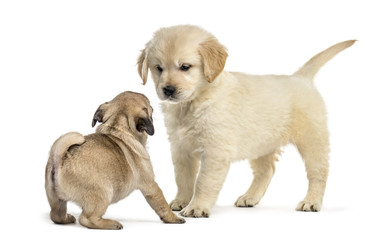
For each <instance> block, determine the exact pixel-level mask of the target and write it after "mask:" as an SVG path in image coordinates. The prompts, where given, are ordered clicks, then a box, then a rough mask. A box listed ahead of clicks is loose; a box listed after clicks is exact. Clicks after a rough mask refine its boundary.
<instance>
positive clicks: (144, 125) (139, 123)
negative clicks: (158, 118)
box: [136, 118, 155, 136]
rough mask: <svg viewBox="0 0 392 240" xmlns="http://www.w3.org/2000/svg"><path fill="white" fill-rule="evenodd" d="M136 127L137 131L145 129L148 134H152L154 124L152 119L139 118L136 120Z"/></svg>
mask: <svg viewBox="0 0 392 240" xmlns="http://www.w3.org/2000/svg"><path fill="white" fill-rule="evenodd" d="M136 129H137V130H138V131H139V132H142V131H146V133H147V134H148V135H150V136H152V135H154V132H155V131H154V125H153V124H152V119H148V118H139V119H137V120H136Z"/></svg>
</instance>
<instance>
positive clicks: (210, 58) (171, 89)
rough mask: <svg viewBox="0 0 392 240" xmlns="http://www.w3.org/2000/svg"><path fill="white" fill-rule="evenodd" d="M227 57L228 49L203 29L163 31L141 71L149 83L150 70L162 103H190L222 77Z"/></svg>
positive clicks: (143, 56) (148, 50) (144, 55)
mask: <svg viewBox="0 0 392 240" xmlns="http://www.w3.org/2000/svg"><path fill="white" fill-rule="evenodd" d="M227 56H228V54H227V51H226V49H225V47H224V46H222V45H221V44H220V43H219V42H218V40H217V39H216V38H215V37H214V36H213V35H212V34H210V33H208V32H207V31H205V30H203V29H201V28H199V27H196V26H191V25H180V26H173V27H169V28H161V29H159V30H158V31H157V32H155V34H154V36H153V38H152V39H151V41H149V42H148V43H147V44H146V47H145V49H144V50H143V51H142V53H141V54H140V56H139V59H138V71H139V75H140V77H141V78H142V79H143V84H145V83H146V81H147V76H148V69H150V72H151V75H152V79H153V80H154V83H155V88H156V91H157V94H158V97H159V98H160V99H161V100H167V101H169V102H172V103H179V102H186V101H191V100H193V99H195V98H196V97H197V96H198V94H199V93H200V92H201V91H203V89H205V88H207V87H208V85H209V84H210V83H212V82H213V81H214V80H215V79H216V78H217V77H218V76H219V74H220V73H221V72H222V71H223V68H224V66H225V63H226V58H227Z"/></svg>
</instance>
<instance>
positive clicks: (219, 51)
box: [199, 37, 228, 82]
mask: <svg viewBox="0 0 392 240" xmlns="http://www.w3.org/2000/svg"><path fill="white" fill-rule="evenodd" d="M199 53H200V55H201V57H202V61H203V68H204V75H205V77H206V79H207V81H208V82H213V81H214V80H215V79H216V78H217V77H218V75H219V74H220V73H221V72H222V71H223V68H224V67H225V63H226V58H227V56H228V54H227V51H226V48H225V47H224V46H223V45H222V44H220V43H219V42H218V40H217V39H216V38H214V37H211V38H209V39H207V40H206V41H204V42H203V43H201V44H200V49H199Z"/></svg>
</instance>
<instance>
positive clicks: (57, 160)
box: [46, 132, 86, 191]
mask: <svg viewBox="0 0 392 240" xmlns="http://www.w3.org/2000/svg"><path fill="white" fill-rule="evenodd" d="M85 141H86V140H85V139H84V137H83V135H82V134H80V133H78V132H69V133H66V134H64V135H62V136H61V137H59V138H58V139H57V140H56V142H55V143H54V144H53V146H52V148H51V149H50V154H49V161H48V165H47V166H46V185H47V187H49V186H50V188H52V190H53V191H54V190H55V188H56V185H57V184H58V180H57V175H58V171H59V166H60V165H61V161H62V159H63V157H64V155H65V154H66V152H67V151H68V149H69V148H70V147H71V146H73V145H81V144H83V143H84V142H85ZM48 185H49V186H48Z"/></svg>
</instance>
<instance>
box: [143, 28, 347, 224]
mask: <svg viewBox="0 0 392 240" xmlns="http://www.w3.org/2000/svg"><path fill="white" fill-rule="evenodd" d="M353 43H354V41H346V42H341V43H338V44H336V45H334V46H332V47H330V48H328V49H327V50H325V51H323V52H321V53H319V54H318V55H316V56H314V57H313V58H312V59H311V60H310V61H309V62H307V63H306V64H305V65H304V66H303V67H302V68H300V69H299V70H298V71H297V72H296V73H294V74H293V75H289V76H287V75H279V76H278V75H265V76H256V75H249V74H244V73H235V72H226V71H224V65H225V62H226V58H227V52H226V49H225V47H224V46H223V45H221V44H220V43H219V42H218V40H217V39H216V38H215V37H214V36H213V35H211V34H210V33H208V32H207V31H205V30H203V29H201V28H199V27H196V26H189V25H186V26H174V27H169V28H162V29H160V30H158V31H157V32H156V33H155V34H154V37H153V38H152V40H151V41H149V42H148V43H147V44H146V47H145V49H144V50H143V51H142V54H141V55H140V57H139V60H138V66H139V74H140V76H141V78H142V79H143V82H144V83H145V82H146V81H147V74H148V69H150V71H151V74H152V79H153V80H154V83H155V87H156V91H157V94H158V96H159V98H160V99H161V100H163V102H162V110H163V113H164V115H165V123H166V127H167V131H168V135H169V140H170V142H171V150H172V151H171V152H172V159H173V163H174V169H175V176H176V182H177V186H178V192H177V196H176V198H175V199H174V200H173V201H172V202H171V204H170V205H171V208H172V209H173V210H181V209H182V211H181V214H182V215H183V216H192V217H206V216H209V214H210V209H211V207H212V206H213V205H214V203H215V200H216V199H217V196H218V193H219V191H220V189H221V187H222V185H223V182H224V180H225V177H226V174H227V172H228V169H229V166H230V163H231V162H233V161H235V160H241V159H249V162H250V165H251V167H252V170H253V175H254V179H253V182H252V184H251V186H250V188H249V189H248V191H247V192H246V193H245V194H244V195H242V196H240V197H239V198H238V200H237V201H236V202H235V205H236V206H238V207H250V206H254V205H255V204H258V203H259V201H260V199H261V198H262V196H263V195H264V193H265V191H266V190H267V187H268V185H269V183H270V180H271V178H272V176H273V174H274V172H275V165H274V164H275V163H274V162H275V161H276V160H277V157H278V155H279V153H280V147H281V146H284V145H286V144H288V143H292V144H294V145H295V146H296V147H297V148H298V150H299V153H300V154H301V156H302V158H303V160H304V162H305V167H306V170H307V176H308V180H309V187H308V193H307V195H306V197H305V199H304V200H303V201H301V202H300V203H299V204H298V206H297V210H299V211H319V210H320V209H321V204H322V200H323V196H324V190H325V187H326V181H327V176H328V154H329V133H328V129H327V118H326V109H325V106H324V102H323V100H322V98H321V96H320V94H319V92H318V91H317V89H316V88H315V86H314V85H313V78H314V76H315V74H316V73H317V71H318V70H319V69H320V68H321V67H322V66H323V65H324V64H325V63H326V62H327V61H329V60H330V59H331V58H333V57H334V56H335V55H336V54H338V53H339V52H340V51H342V50H344V49H346V48H348V47H350V46H351V45H352V44H353ZM184 66H185V67H184ZM168 86H170V88H171V89H172V90H173V89H174V90H175V91H174V92H173V91H168V90H165V88H167V87H168ZM200 163H201V164H200Z"/></svg>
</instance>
